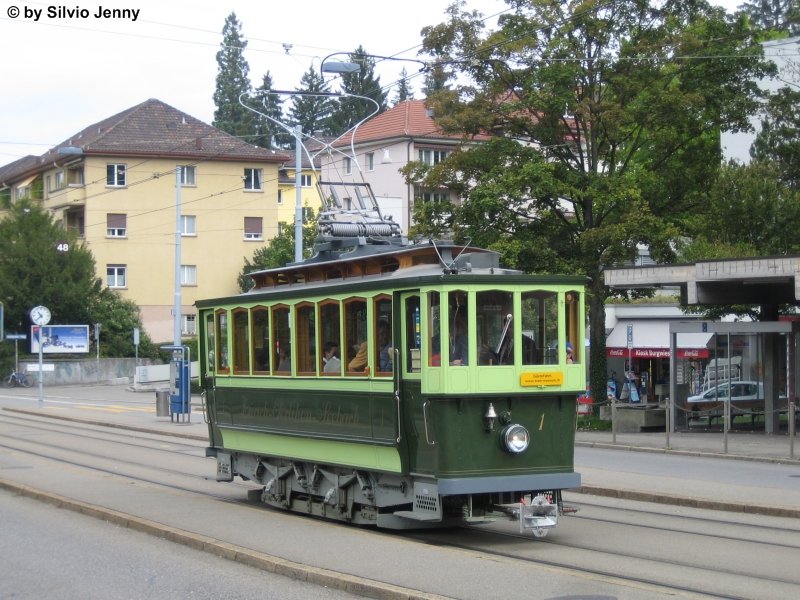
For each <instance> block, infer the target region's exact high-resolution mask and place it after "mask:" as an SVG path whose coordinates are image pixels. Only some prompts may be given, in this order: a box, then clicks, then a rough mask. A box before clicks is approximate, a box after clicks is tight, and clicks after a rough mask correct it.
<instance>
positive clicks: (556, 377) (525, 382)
mask: <svg viewBox="0 0 800 600" xmlns="http://www.w3.org/2000/svg"><path fill="white" fill-rule="evenodd" d="M519 384H520V385H521V386H522V387H542V386H548V385H563V384H564V373H562V372H561V371H542V372H539V373H522V374H521V375H520V376H519Z"/></svg>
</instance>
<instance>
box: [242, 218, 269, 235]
mask: <svg viewBox="0 0 800 600" xmlns="http://www.w3.org/2000/svg"><path fill="white" fill-rule="evenodd" d="M244 239H246V240H263V239H264V228H263V219H262V218H261V217H245V218H244Z"/></svg>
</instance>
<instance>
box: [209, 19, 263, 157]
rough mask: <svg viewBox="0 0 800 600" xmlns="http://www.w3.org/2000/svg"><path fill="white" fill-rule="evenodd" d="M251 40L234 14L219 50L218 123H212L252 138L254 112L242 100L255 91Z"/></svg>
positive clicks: (215, 120) (215, 121)
mask: <svg viewBox="0 0 800 600" xmlns="http://www.w3.org/2000/svg"><path fill="white" fill-rule="evenodd" d="M245 48H247V40H245V39H244V36H243V35H242V24H241V23H240V22H239V20H238V19H237V18H236V13H233V12H232V13H231V14H230V15H228V17H227V18H226V19H225V25H224V26H223V28H222V42H221V43H220V50H219V52H217V87H216V89H215V90H214V105H215V106H216V107H217V108H216V110H215V111H214V122H213V123H212V125H213V126H214V127H217V128H219V129H221V130H222V131H225V132H227V133H230V134H231V135H235V136H241V137H243V138H245V139H247V140H248V141H249V137H250V136H253V135H254V134H255V133H256V127H255V116H254V113H252V112H251V111H249V110H247V109H246V108H244V107H243V106H242V105H241V104H240V103H239V97H240V96H241V95H242V94H247V95H248V96H249V95H250V93H251V88H252V86H251V84H250V79H249V74H250V66H249V65H248V64H247V59H245V57H244V50H245Z"/></svg>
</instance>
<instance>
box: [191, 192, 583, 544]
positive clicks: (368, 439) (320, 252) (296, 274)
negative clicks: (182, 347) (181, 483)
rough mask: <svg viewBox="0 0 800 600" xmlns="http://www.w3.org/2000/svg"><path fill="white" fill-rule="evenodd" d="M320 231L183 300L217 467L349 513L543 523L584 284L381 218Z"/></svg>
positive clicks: (572, 384) (436, 521)
mask: <svg viewBox="0 0 800 600" xmlns="http://www.w3.org/2000/svg"><path fill="white" fill-rule="evenodd" d="M323 185H324V183H323ZM338 218H340V217H338ZM343 225H345V226H343ZM320 232H321V235H320V237H319V238H318V244H317V250H316V253H315V255H314V256H313V257H312V258H310V259H308V260H306V261H303V262H299V263H293V264H289V265H287V266H285V267H283V268H278V269H271V270H265V271H261V272H256V273H253V274H252V278H253V280H254V283H255V286H254V288H253V289H252V290H251V291H250V292H248V293H245V294H242V295H238V296H233V297H228V298H218V299H213V300H204V301H201V302H198V303H197V306H198V310H199V317H200V320H199V326H200V344H201V347H200V369H201V377H202V382H203V386H204V394H205V411H206V418H207V420H208V424H209V440H210V447H209V448H208V454H209V455H210V456H214V457H216V460H217V478H218V479H219V480H221V481H231V480H233V478H234V477H235V476H239V477H241V478H243V479H246V480H250V481H253V482H257V483H259V484H261V485H263V492H262V493H261V500H262V501H263V502H265V503H266V504H269V505H272V506H275V507H280V508H284V509H288V510H293V511H298V512H303V513H311V514H314V515H319V516H323V517H327V518H331V519H336V520H340V521H347V522H351V523H356V524H373V525H377V526H379V527H387V528H398V529H400V528H419V527H433V526H443V525H453V524H458V523H480V522H487V521H492V520H497V519H517V520H519V521H520V528H521V529H524V530H532V531H533V532H534V533H535V534H536V535H544V534H545V533H547V531H548V530H549V529H550V528H552V527H554V526H555V525H556V522H557V519H558V516H559V514H561V512H562V508H563V507H562V504H561V490H562V489H566V488H574V487H577V486H579V485H580V475H579V474H577V473H575V472H574V469H573V454H574V432H575V420H576V397H577V396H578V395H579V394H580V393H583V392H584V391H585V389H586V380H585V364H584V356H583V350H584V344H583V343H582V342H583V340H584V337H585V336H584V334H585V332H584V319H583V314H584V280H583V279H582V278H578V277H565V276H549V275H548V276H531V275H524V274H522V273H521V272H518V271H512V270H507V269H503V268H501V267H500V266H499V260H498V256H497V254H495V253H493V252H490V251H487V250H483V249H480V248H474V247H469V246H465V245H459V244H455V243H452V242H447V241H442V242H434V241H430V240H428V241H425V242H420V243H410V242H409V241H408V240H406V239H405V238H403V237H401V236H400V235H399V234H398V232H397V228H396V226H395V225H394V224H392V223H388V224H387V223H386V222H380V221H377V222H365V221H364V220H363V219H362V220H361V221H360V222H355V223H354V222H350V223H343V222H342V221H341V220H339V221H337V220H336V219H332V220H331V219H327V220H326V218H325V214H323V215H322V216H321V218H320Z"/></svg>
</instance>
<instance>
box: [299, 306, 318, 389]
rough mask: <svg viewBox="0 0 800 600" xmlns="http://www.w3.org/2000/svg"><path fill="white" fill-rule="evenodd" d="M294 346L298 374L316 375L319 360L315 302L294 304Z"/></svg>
mask: <svg viewBox="0 0 800 600" xmlns="http://www.w3.org/2000/svg"><path fill="white" fill-rule="evenodd" d="M294 323H295V329H294V332H293V333H294V336H293V337H294V344H293V345H294V348H295V359H296V360H297V369H296V371H295V372H296V373H297V374H298V375H316V374H317V363H318V361H319V358H318V354H319V343H317V314H316V305H315V304H314V303H313V302H298V303H297V304H295V305H294Z"/></svg>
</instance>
